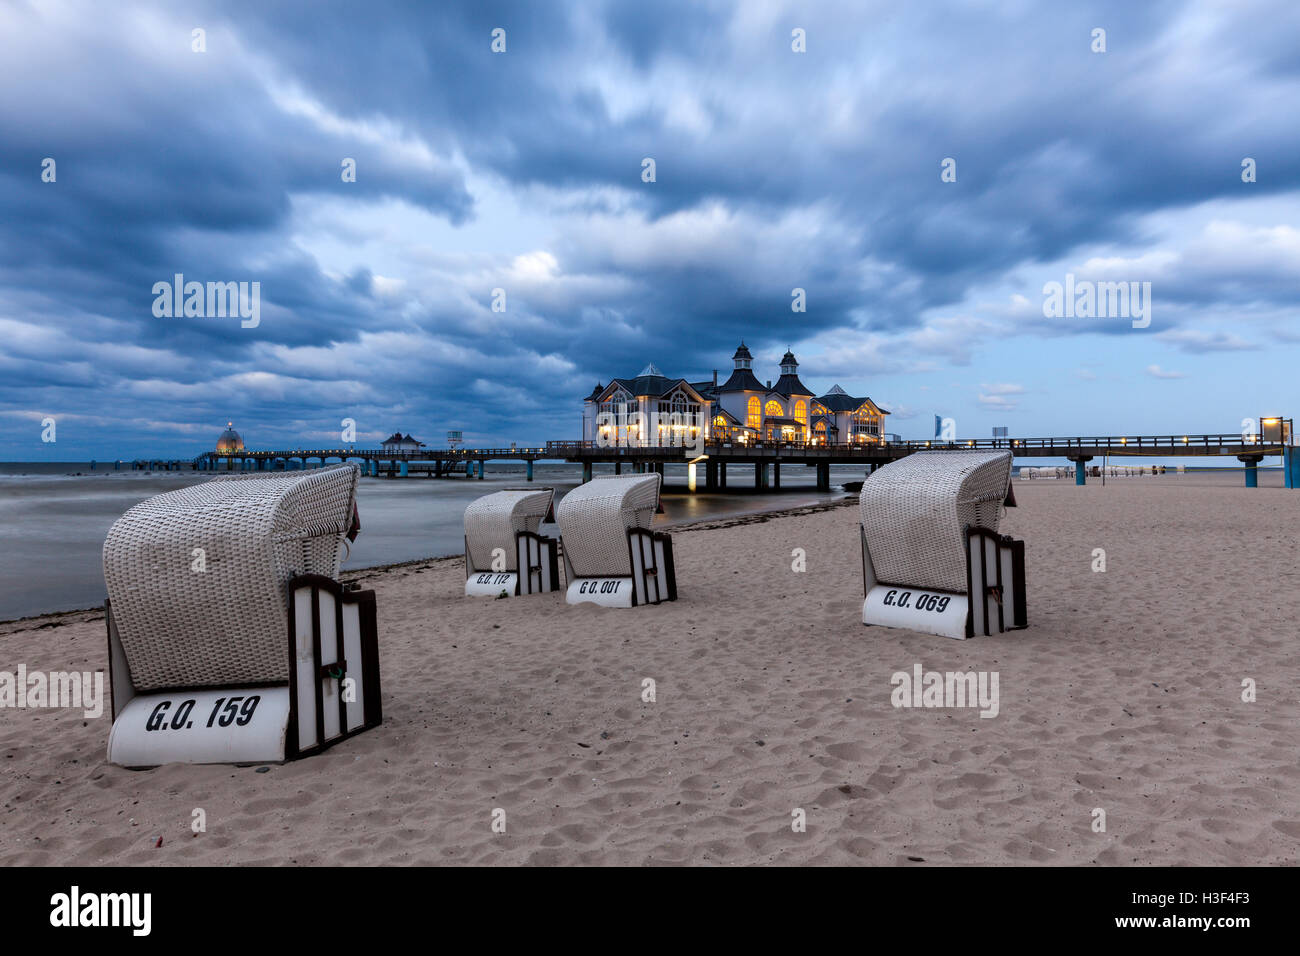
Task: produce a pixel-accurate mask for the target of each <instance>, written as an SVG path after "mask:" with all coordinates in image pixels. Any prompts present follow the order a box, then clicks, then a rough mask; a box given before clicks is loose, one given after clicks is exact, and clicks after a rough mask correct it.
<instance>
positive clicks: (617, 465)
mask: <svg viewBox="0 0 1300 956" xmlns="http://www.w3.org/2000/svg"><path fill="white" fill-rule="evenodd" d="M614 474H616V475H621V474H623V463H622V462H621V461H616V462H614Z"/></svg>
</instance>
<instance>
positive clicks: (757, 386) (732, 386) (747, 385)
mask: <svg viewBox="0 0 1300 956" xmlns="http://www.w3.org/2000/svg"><path fill="white" fill-rule="evenodd" d="M741 348H744V346H743V345H742V346H741ZM746 351H748V350H746ZM768 390H769V389H768V387H767V386H766V385H764V384H763V383H762V382H760V381H759V380H758V379H757V378H756V377H755V375H754V373H753V371H752V370H751V369H747V368H738V369H736V370H735V371H734V372H732V373H731V377H730V378H729V379H727V380H726V381H725V382H723V383H722V384H721V385H719V386H718V391H719V392H766V391H768Z"/></svg>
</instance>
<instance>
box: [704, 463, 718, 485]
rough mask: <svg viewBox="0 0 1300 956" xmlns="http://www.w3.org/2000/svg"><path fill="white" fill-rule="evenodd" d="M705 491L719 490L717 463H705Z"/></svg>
mask: <svg viewBox="0 0 1300 956" xmlns="http://www.w3.org/2000/svg"><path fill="white" fill-rule="evenodd" d="M704 490H705V491H717V490H718V463H717V462H716V461H706V462H705V463H704Z"/></svg>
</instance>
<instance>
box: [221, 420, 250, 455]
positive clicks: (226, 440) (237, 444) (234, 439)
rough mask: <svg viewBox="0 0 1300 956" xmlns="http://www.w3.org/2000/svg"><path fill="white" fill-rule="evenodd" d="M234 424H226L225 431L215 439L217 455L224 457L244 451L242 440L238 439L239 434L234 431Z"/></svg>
mask: <svg viewBox="0 0 1300 956" xmlns="http://www.w3.org/2000/svg"><path fill="white" fill-rule="evenodd" d="M234 424H235V423H234V422H226V430H225V431H224V432H222V433H221V437H220V438H218V439H217V454H219V455H226V454H230V453H231V452H236V451H243V450H244V439H242V438H240V437H239V432H237V431H235V429H234Z"/></svg>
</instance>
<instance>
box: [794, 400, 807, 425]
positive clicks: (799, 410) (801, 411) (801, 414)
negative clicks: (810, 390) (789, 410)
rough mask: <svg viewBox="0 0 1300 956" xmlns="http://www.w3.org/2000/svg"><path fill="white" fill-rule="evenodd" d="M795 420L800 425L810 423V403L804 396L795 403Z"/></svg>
mask: <svg viewBox="0 0 1300 956" xmlns="http://www.w3.org/2000/svg"><path fill="white" fill-rule="evenodd" d="M794 420H795V421H797V422H798V423H799V424H800V425H807V424H808V403H807V402H805V401H804V400H803V399H802V398H801V399H799V401H797V402H795V403H794Z"/></svg>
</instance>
